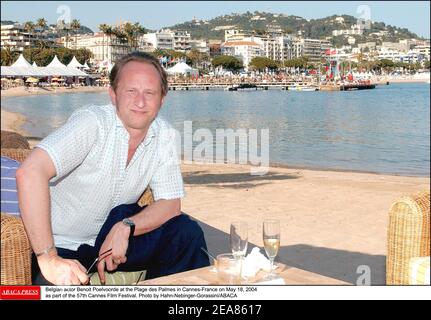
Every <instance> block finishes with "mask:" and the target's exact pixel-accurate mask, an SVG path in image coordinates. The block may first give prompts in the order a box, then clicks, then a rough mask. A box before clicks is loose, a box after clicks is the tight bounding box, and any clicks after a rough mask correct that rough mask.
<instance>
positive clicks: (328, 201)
mask: <svg viewBox="0 0 431 320" xmlns="http://www.w3.org/2000/svg"><path fill="white" fill-rule="evenodd" d="M103 89H105V90H106V88H103ZM2 96H3V93H2ZM1 117H2V121H1V129H2V130H13V131H17V132H21V133H22V134H24V135H27V134H26V133H25V132H23V131H22V129H21V128H20V126H21V125H22V124H23V123H24V121H25V118H24V117H23V116H22V115H19V114H15V113H12V112H8V111H4V110H2V111H1ZM32 145H34V143H32ZM182 172H183V177H184V182H185V188H186V193H187V196H186V198H185V199H183V202H182V210H183V211H184V212H186V213H188V214H189V215H191V216H192V217H194V218H195V219H198V220H199V221H200V222H201V224H202V226H203V227H204V230H205V235H206V238H207V242H208V249H209V251H210V252H212V253H213V254H218V253H221V252H227V251H229V242H228V239H229V238H228V233H229V227H230V222H232V221H234V220H245V221H247V222H248V225H249V241H250V243H252V244H255V245H258V246H260V247H262V236H261V232H262V231H261V228H262V222H263V220H264V219H268V218H271V219H280V221H281V245H282V247H281V249H280V252H279V255H278V260H279V261H281V262H284V263H287V264H289V265H292V266H296V267H299V268H302V269H306V270H309V271H312V272H317V273H319V274H323V275H326V276H330V277H333V278H337V279H340V280H343V281H346V282H349V283H352V284H355V283H356V279H357V277H358V276H359V275H358V273H357V268H358V267H359V266H361V265H366V266H369V267H370V269H371V271H372V280H371V282H372V283H373V284H384V283H385V259H386V258H385V256H386V241H387V226H388V211H389V208H390V206H391V204H392V203H393V202H394V201H395V200H396V199H397V198H399V197H400V196H402V195H405V194H409V193H413V192H418V191H421V190H429V188H430V178H429V177H406V176H395V175H382V174H372V173H358V172H341V171H327V170H308V169H295V168H289V167H287V168H278V167H273V168H271V169H270V171H269V172H268V173H267V174H265V175H263V176H252V175H250V167H249V166H246V165H232V164H222V165H220V164H217V165H215V164H214V165H213V164H204V165H203V164H183V165H182Z"/></svg>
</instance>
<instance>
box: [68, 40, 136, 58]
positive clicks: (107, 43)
mask: <svg viewBox="0 0 431 320" xmlns="http://www.w3.org/2000/svg"><path fill="white" fill-rule="evenodd" d="M69 40H70V41H73V42H72V48H74V49H80V48H84V49H88V50H90V51H91V52H92V53H93V58H92V62H101V61H106V60H107V61H109V62H111V63H112V64H113V63H115V62H116V61H117V60H118V59H119V58H121V57H122V56H123V55H125V54H128V53H130V52H132V51H133V50H134V48H132V47H131V46H130V45H129V44H127V43H124V42H121V41H120V40H119V39H118V38H117V37H116V36H114V35H109V36H108V35H106V34H104V33H96V34H95V35H83V36H79V37H77V41H76V43H75V39H74V38H73V39H69Z"/></svg>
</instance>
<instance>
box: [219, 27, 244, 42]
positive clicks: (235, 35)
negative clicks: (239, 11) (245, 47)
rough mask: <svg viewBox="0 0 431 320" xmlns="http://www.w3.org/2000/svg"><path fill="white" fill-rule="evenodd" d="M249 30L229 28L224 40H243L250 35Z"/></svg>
mask: <svg viewBox="0 0 431 320" xmlns="http://www.w3.org/2000/svg"><path fill="white" fill-rule="evenodd" d="M250 36H251V34H250V33H249V32H244V31H243V30H238V29H229V30H225V31H224V41H226V42H227V41H243V40H244V38H246V37H250Z"/></svg>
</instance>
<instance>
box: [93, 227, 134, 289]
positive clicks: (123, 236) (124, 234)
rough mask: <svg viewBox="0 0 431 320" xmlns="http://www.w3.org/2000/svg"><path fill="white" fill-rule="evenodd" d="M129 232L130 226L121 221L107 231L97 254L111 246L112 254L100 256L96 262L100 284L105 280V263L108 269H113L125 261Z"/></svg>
mask: <svg viewBox="0 0 431 320" xmlns="http://www.w3.org/2000/svg"><path fill="white" fill-rule="evenodd" d="M129 234H130V227H129V226H126V225H125V224H124V223H123V222H121V221H120V222H117V223H116V224H115V225H114V226H113V227H112V229H111V231H109V233H108V235H107V236H106V238H105V241H104V242H103V244H102V246H101V247H100V250H99V255H100V254H101V253H103V252H105V251H107V250H109V249H111V248H112V254H111V255H109V256H107V257H106V258H104V259H103V258H102V257H101V260H100V261H99V263H98V264H97V272H98V273H99V279H100V282H101V283H102V284H104V283H105V282H106V280H105V265H106V268H107V269H108V271H114V270H115V269H117V267H118V266H119V265H120V264H122V263H125V262H126V260H127V258H126V252H127V248H128V246H129Z"/></svg>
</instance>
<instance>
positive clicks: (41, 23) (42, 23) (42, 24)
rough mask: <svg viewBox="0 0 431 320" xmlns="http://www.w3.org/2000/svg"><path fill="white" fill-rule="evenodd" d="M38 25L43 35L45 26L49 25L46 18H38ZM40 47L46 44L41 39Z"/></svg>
mask: <svg viewBox="0 0 431 320" xmlns="http://www.w3.org/2000/svg"><path fill="white" fill-rule="evenodd" d="M36 26H38V27H39V28H40V30H39V33H40V35H42V33H43V31H44V30H45V28H46V26H47V21H46V19H45V18H39V19H37V22H36ZM39 47H44V45H43V44H42V41H39Z"/></svg>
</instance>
